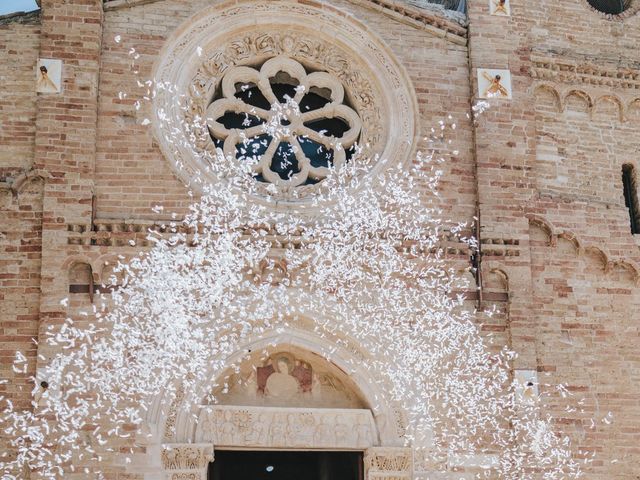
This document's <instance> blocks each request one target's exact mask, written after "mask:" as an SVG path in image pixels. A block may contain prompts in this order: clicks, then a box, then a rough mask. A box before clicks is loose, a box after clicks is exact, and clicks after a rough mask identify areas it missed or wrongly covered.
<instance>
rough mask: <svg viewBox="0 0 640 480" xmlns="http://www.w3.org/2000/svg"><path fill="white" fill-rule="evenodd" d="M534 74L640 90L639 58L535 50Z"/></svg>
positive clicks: (532, 73) (580, 82)
mask: <svg viewBox="0 0 640 480" xmlns="http://www.w3.org/2000/svg"><path fill="white" fill-rule="evenodd" d="M530 74H531V77H533V78H535V79H538V80H545V81H549V82H554V83H566V84H584V85H591V86H599V87H611V88H620V89H626V90H640V64H638V63H636V62H624V61H622V60H618V61H615V62H614V61H607V60H606V59H597V58H591V57H588V56H579V55H571V56H569V55H567V56H564V55H563V56H559V55H555V54H553V53H551V52H550V53H542V52H540V53H536V52H533V53H532V55H531V70H530Z"/></svg>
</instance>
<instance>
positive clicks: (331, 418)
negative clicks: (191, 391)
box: [196, 405, 377, 449]
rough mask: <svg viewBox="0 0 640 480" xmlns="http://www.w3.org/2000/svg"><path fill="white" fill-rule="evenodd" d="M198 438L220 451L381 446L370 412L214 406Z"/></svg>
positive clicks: (206, 410) (205, 414)
mask: <svg viewBox="0 0 640 480" xmlns="http://www.w3.org/2000/svg"><path fill="white" fill-rule="evenodd" d="M196 438H197V439H198V440H199V441H202V442H212V443H213V444H214V445H215V446H216V447H219V446H222V447H234V446H236V447H237V446H241V447H243V448H245V447H246V448H345V449H365V448H369V447H370V446H372V445H374V444H375V443H377V433H376V429H375V424H374V421H373V416H372V415H371V411H369V410H356V409H319V408H318V409H313V408H308V409H304V408H274V407H236V406H224V405H220V406H212V407H205V408H203V410H202V412H201V414H200V417H199V421H198V429H197V432H196Z"/></svg>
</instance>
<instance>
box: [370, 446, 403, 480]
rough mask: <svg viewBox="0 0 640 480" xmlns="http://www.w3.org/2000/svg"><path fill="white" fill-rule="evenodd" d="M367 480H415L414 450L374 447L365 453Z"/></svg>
mask: <svg viewBox="0 0 640 480" xmlns="http://www.w3.org/2000/svg"><path fill="white" fill-rule="evenodd" d="M364 468H365V478H366V479H367V480H379V479H384V480H411V479H412V478H413V450H412V449H411V448H402V447H397V448H392V447H373V448H370V449H368V450H367V451H366V452H365V456H364Z"/></svg>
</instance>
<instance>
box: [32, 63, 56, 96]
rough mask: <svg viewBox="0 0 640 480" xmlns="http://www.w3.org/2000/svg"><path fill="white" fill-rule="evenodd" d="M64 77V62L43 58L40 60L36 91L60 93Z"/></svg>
mask: <svg viewBox="0 0 640 480" xmlns="http://www.w3.org/2000/svg"><path fill="white" fill-rule="evenodd" d="M61 79H62V62H61V61H60V60H53V59H46V58H41V59H39V60H38V73H37V77H36V92H38V93H59V92H60V91H61V88H60V83H61Z"/></svg>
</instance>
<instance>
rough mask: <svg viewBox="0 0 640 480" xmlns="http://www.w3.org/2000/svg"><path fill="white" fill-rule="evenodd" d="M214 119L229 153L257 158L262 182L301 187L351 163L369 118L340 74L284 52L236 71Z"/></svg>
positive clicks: (210, 121) (214, 130) (222, 90)
mask: <svg viewBox="0 0 640 480" xmlns="http://www.w3.org/2000/svg"><path fill="white" fill-rule="evenodd" d="M207 125H208V127H209V131H210V133H211V137H212V139H213V141H214V143H215V145H216V146H217V147H219V148H221V149H222V150H223V151H224V153H225V155H231V156H235V157H236V158H238V159H239V160H242V161H250V162H252V168H253V171H254V175H255V178H256V180H258V181H260V182H264V183H271V184H275V185H277V186H285V187H286V186H288V187H298V186H301V185H313V184H316V183H318V182H320V181H322V180H323V179H324V178H326V177H327V175H328V174H329V172H330V170H331V168H332V167H334V168H339V167H340V166H342V165H344V164H345V162H348V161H349V159H350V158H351V156H352V155H353V152H354V145H355V143H356V142H357V141H358V139H359V137H360V131H361V127H362V122H361V120H360V117H359V115H358V113H357V112H356V111H355V110H354V109H353V108H352V107H351V106H350V104H349V101H348V99H347V98H346V96H345V90H344V87H343V85H342V82H341V81H340V80H338V79H337V78H336V77H334V76H333V75H331V74H329V73H327V72H322V71H313V72H309V71H307V70H306V69H305V67H304V66H302V64H300V63H298V62H297V61H295V60H292V59H291V58H288V57H282V56H280V57H275V58H272V59H270V60H268V61H266V62H265V63H264V64H263V65H262V66H261V67H260V68H259V69H257V68H253V67H248V66H236V67H232V68H230V69H228V70H227V71H226V73H225V75H224V77H223V78H222V82H221V85H220V87H219V92H218V94H217V95H216V97H215V99H214V101H213V103H211V105H210V106H209V107H208V109H207Z"/></svg>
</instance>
